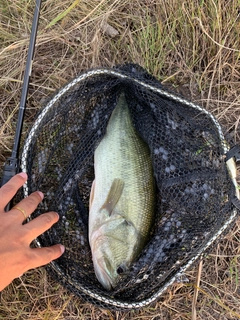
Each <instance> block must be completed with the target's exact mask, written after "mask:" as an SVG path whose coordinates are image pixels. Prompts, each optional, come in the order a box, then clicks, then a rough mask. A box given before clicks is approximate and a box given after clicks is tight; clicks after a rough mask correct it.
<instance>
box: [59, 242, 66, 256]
mask: <svg viewBox="0 0 240 320" xmlns="http://www.w3.org/2000/svg"><path fill="white" fill-rule="evenodd" d="M60 249H61V252H62V254H63V253H64V251H65V247H64V246H63V245H62V244H60Z"/></svg>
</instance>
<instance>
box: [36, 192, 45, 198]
mask: <svg viewBox="0 0 240 320" xmlns="http://www.w3.org/2000/svg"><path fill="white" fill-rule="evenodd" d="M37 193H38V194H39V195H40V197H41V199H43V198H44V194H43V193H42V192H41V191H37Z"/></svg>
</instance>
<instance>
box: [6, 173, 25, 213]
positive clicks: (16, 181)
mask: <svg viewBox="0 0 240 320" xmlns="http://www.w3.org/2000/svg"><path fill="white" fill-rule="evenodd" d="M26 181H27V174H26V173H25V172H21V173H18V174H16V175H15V176H14V177H12V178H11V179H10V180H9V181H8V182H7V183H6V184H4V185H3V186H2V187H1V189H0V210H4V208H5V206H6V205H7V204H8V203H9V202H10V201H11V200H12V198H13V197H14V196H15V194H16V193H17V191H18V189H19V188H21V187H22V186H23V185H24V183H25V182H26Z"/></svg>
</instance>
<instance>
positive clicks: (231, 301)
mask: <svg viewBox="0 0 240 320" xmlns="http://www.w3.org/2000/svg"><path fill="white" fill-rule="evenodd" d="M72 3H74V5H73V6H72V7H73V8H72V9H71V10H69V7H70V5H71V4H72ZM33 8H34V1H29V0H13V1H8V0H1V1H0V43H1V47H0V103H1V107H0V164H1V165H2V164H3V163H4V161H5V159H6V157H8V156H9V155H10V152H11V149H12V144H13V138H14V130H15V127H16V121H17V109H18V105H19V101H20V95H21V87H22V78H23V72H24V68H25V62H26V55H27V49H28V41H29V34H30V30H31V24H32V16H33ZM66 10H68V11H66ZM63 12H65V13H67V14H66V15H65V16H64V17H62V18H61V19H59V14H61V13H63ZM239 13H240V3H239V1H238V0H208V1H206V0H189V1H184V0H179V1H176V0H169V1H165V0H137V1H130V0H123V1H119V0H115V1H114V0H111V1H107V0H102V1H99V0H98V1H97V0H90V1H86V0H82V1H81V0H80V1H72V2H69V1H66V0H65V1H56V0H47V1H43V4H42V9H41V17H40V24H39V31H38V39H37V44H36V54H35V59H34V63H33V72H32V79H31V83H30V87H29V96H28V104H27V111H26V114H25V120H24V128H23V138H24V135H25V134H26V131H27V129H28V128H29V127H30V126H31V124H32V123H33V119H34V116H35V115H36V113H37V112H38V110H39V108H41V106H42V105H44V102H45V101H46V99H47V98H48V97H49V96H51V95H52V94H53V92H54V91H55V90H57V89H58V88H60V87H61V86H62V85H64V84H65V83H66V82H67V81H69V80H70V79H72V78H73V77H75V76H76V75H77V74H78V73H79V72H80V71H82V70H86V69H88V68H91V67H96V66H113V65H116V64H119V63H123V62H127V61H133V62H136V63H139V64H141V65H142V66H143V67H145V68H146V69H147V70H148V71H149V72H151V73H152V74H153V75H155V76H156V77H157V78H158V79H159V80H161V81H163V83H165V84H167V85H171V86H174V87H175V89H176V90H178V91H179V92H181V93H182V94H184V95H185V96H187V97H190V98H191V99H192V100H193V101H196V102H197V103H198V104H201V105H204V106H205V107H206V108H207V109H208V110H210V111H212V112H213V114H214V115H215V116H216V117H217V119H218V120H219V121H220V123H221V124H222V126H223V127H224V128H225V133H226V134H227V135H228V137H229V138H231V139H232V140H233V141H234V142H236V143H239V142H240V133H239V132H240V131H239V128H240V127H239V121H240V107H239V106H240V83H239V79H240V60H239V59H240V51H239V50H240V49H239V48H240V31H239V30H240V16H239ZM60 17H61V16H60ZM57 20H58V21H57ZM106 22H107V23H108V24H109V25H111V26H112V27H113V28H114V29H116V30H117V31H118V35H117V36H115V37H111V36H110V35H108V34H106V33H104V32H103V28H102V25H103V24H104V23H106ZM49 24H51V25H52V26H50V27H48V25H49ZM239 241H240V222H239V221H238V223H236V225H235V227H234V229H233V230H232V231H231V232H230V233H229V234H228V235H227V236H226V237H225V238H224V239H222V240H221V242H219V244H218V245H216V246H215V247H213V248H212V250H211V253H210V254H209V255H208V256H207V257H206V258H205V259H204V261H203V269H202V274H201V282H200V288H199V294H198V299H197V301H196V305H195V307H196V314H197V319H209V320H210V319H221V320H223V319H224V320H225V319H239V318H240V311H239V310H240V287H239V272H240V246H239ZM196 274H197V266H196V267H194V268H192V270H189V272H188V274H187V276H188V278H189V283H181V284H176V285H174V286H172V287H171V288H170V290H169V291H168V292H166V293H165V294H164V295H163V298H162V299H161V301H159V302H158V303H156V304H154V305H152V306H149V307H147V308H144V309H143V310H140V311H135V312H129V313H121V312H110V311H106V310H101V309H98V308H97V307H93V306H91V305H89V304H87V303H85V302H83V301H81V300H80V299H79V298H77V297H74V296H72V295H71V294H69V292H67V291H65V289H63V288H62V287H60V286H59V285H58V284H57V283H55V282H54V281H52V280H51V279H49V278H48V275H47V274H46V271H45V269H44V268H41V269H38V270H33V271H30V272H28V273H27V274H25V275H24V276H22V278H21V279H16V280H15V281H14V283H13V284H11V285H10V286H9V287H8V288H6V289H5V290H4V291H3V292H2V295H1V303H0V319H31V320H35V319H36V320H40V319H44V320H47V319H51V320H52V319H59V320H60V319H65V320H73V319H111V320H112V319H119V320H120V319H125V320H127V319H152V320H153V319H155V320H157V319H166V320H167V319H170V320H176V319H192V318H193V316H192V301H193V296H194V286H195V283H196Z"/></svg>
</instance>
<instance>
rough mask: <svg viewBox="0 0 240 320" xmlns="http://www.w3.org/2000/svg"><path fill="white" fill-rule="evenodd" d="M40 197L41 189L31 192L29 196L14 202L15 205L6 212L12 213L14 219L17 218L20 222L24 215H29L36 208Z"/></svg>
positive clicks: (41, 197) (41, 195) (24, 217)
mask: <svg viewBox="0 0 240 320" xmlns="http://www.w3.org/2000/svg"><path fill="white" fill-rule="evenodd" d="M42 199H43V193H42V192H41V191H36V192H33V193H32V194H30V196H28V197H27V198H25V199H23V200H22V201H20V202H19V203H18V204H16V206H14V207H13V208H12V209H11V210H10V211H9V212H8V215H9V216H10V215H12V217H13V218H14V219H16V220H19V221H21V223H22V222H23V221H24V220H25V219H26V217H29V216H30V214H31V213H32V212H33V211H34V210H35V209H36V208H37V206H38V205H39V203H40V202H41V201H42Z"/></svg>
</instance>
